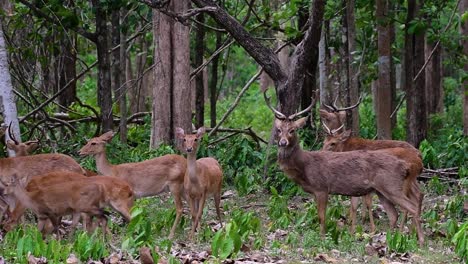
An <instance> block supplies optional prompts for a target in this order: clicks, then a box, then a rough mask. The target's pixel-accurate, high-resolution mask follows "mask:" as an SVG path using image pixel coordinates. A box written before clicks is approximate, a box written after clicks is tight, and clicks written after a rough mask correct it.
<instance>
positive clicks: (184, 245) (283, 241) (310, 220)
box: [0, 190, 461, 264]
mask: <svg viewBox="0 0 468 264" xmlns="http://www.w3.org/2000/svg"><path fill="white" fill-rule="evenodd" d="M451 197H452V196H446V195H436V194H430V193H426V196H425V199H424V205H423V214H424V213H426V214H425V216H424V217H423V226H424V232H425V235H426V243H425V245H424V247H422V248H419V247H418V246H417V240H416V236H415V234H414V232H413V234H411V235H405V236H403V238H402V239H401V238H400V240H399V241H398V243H399V244H398V248H399V251H400V253H396V252H395V251H394V250H391V249H389V246H388V243H387V241H386V238H387V236H386V231H387V230H388V219H387V216H386V214H385V212H384V211H383V210H382V208H381V206H380V205H379V204H378V202H376V201H377V198H376V197H374V201H375V203H374V209H373V215H374V218H375V221H376V230H377V232H376V233H374V234H371V233H370V232H369V231H368V230H369V224H368V223H369V222H368V220H365V221H363V220H362V217H361V213H360V212H358V224H359V226H358V227H357V229H356V230H357V231H356V233H355V234H350V233H349V231H348V230H349V223H348V220H347V215H348V210H349V209H348V208H349V199H348V198H345V197H340V196H331V197H330V203H329V206H328V211H327V217H328V219H327V228H328V229H329V231H328V232H327V235H326V236H325V237H324V238H322V237H321V236H320V235H319V228H318V223H317V219H316V218H317V216H316V211H315V202H314V201H313V199H312V197H311V196H310V195H308V194H305V193H304V194H302V195H299V196H295V197H293V198H291V197H287V196H280V195H276V196H274V197H272V195H271V194H266V193H261V192H258V193H256V194H249V195H246V196H242V197H239V195H237V193H235V192H234V191H231V190H225V191H224V194H223V199H222V202H221V205H222V211H223V212H224V213H223V222H224V225H226V223H228V222H230V221H231V219H233V218H235V219H237V220H236V221H237V225H238V226H239V230H242V229H244V231H245V230H246V229H249V228H250V229H251V230H252V231H251V232H246V234H247V235H245V236H244V237H242V247H241V248H240V250H239V252H234V254H231V255H229V254H226V255H225V256H227V257H219V256H218V257H214V256H212V255H213V252H212V242H213V238H214V236H215V233H216V231H217V230H219V229H220V224H219V223H218V221H217V220H216V214H215V210H214V203H213V201H212V198H211V197H210V198H209V201H208V202H207V204H206V207H205V214H204V217H203V222H202V228H201V230H200V231H199V232H198V234H197V235H196V237H195V238H194V239H193V240H192V241H190V240H189V239H188V234H189V231H190V221H189V219H188V217H187V216H188V207H187V204H184V206H185V210H184V217H183V219H182V223H181V225H180V227H179V228H178V230H177V234H176V237H175V239H174V240H172V241H169V240H168V239H167V235H168V232H169V229H170V225H167V224H166V225H165V226H164V227H162V228H159V229H158V228H155V229H158V232H156V233H154V234H152V236H153V238H154V241H155V242H154V243H153V245H156V246H155V248H154V250H155V252H158V254H159V256H160V259H159V263H178V262H180V263H201V262H206V263H239V264H242V263H244V264H255V263H379V264H382V263H394V264H397V263H460V262H461V260H460V259H459V258H458V257H457V256H456V254H455V253H454V249H453V244H452V243H450V240H449V239H447V238H446V234H445V231H443V229H442V228H439V227H442V226H444V222H445V221H446V220H447V218H446V217H445V216H444V214H445V211H444V210H446V208H447V207H446V205H447V203H448V202H449V201H450V200H451ZM137 205H139V206H141V207H144V208H145V210H146V211H147V212H148V213H149V214H150V215H152V213H153V212H157V211H161V210H163V211H164V210H165V212H168V213H166V215H164V214H158V215H152V216H150V219H148V221H150V222H151V223H154V224H157V222H158V221H160V222H164V221H165V222H168V223H169V222H170V221H172V219H173V214H174V210H173V207H174V206H173V202H172V198H170V195H169V194H163V195H161V196H160V197H153V198H145V199H141V200H139V201H137ZM428 211H430V212H435V213H434V214H436V215H435V216H434V215H433V214H428V213H427V212H428ZM430 215H432V216H430ZM431 217H432V218H431ZM112 218H113V219H112V220H113V222H114V223H113V224H111V227H110V228H111V230H112V232H113V236H112V239H111V241H110V242H109V244H108V246H109V249H108V250H109V252H110V253H111V254H110V256H109V257H107V258H105V259H102V260H101V262H99V261H94V262H91V261H90V262H88V263H140V258H139V256H138V253H137V252H138V250H135V251H134V253H133V254H127V253H125V252H124V253H122V251H121V250H120V248H121V247H119V246H117V245H122V241H123V235H122V234H123V233H125V232H124V231H122V230H125V228H126V227H125V225H122V224H120V223H119V222H121V219H120V216H117V215H114V214H113V215H112ZM167 218H169V220H167ZM431 219H436V220H435V221H436V222H433V221H432V220H431ZM429 222H431V223H429ZM407 226H410V223H409V222H408V225H407ZM330 230H331V231H330ZM244 231H243V232H244ZM403 233H406V234H407V233H409V231H408V228H406V230H405V232H403ZM69 239H70V240H71V239H72V238H69ZM70 243H73V242H70ZM168 243H169V246H168V245H167V244H168ZM227 244H228V245H227V246H226V247H229V246H230V245H229V243H227ZM111 245H112V246H111ZM158 245H160V246H158ZM162 245H164V246H162ZM225 245H226V243H225V244H223V246H221V247H224V246H225ZM220 251H221V249H220ZM228 252H229V251H228ZM135 253H136V254H135ZM0 255H1V254H0ZM131 255H133V257H132V256H131ZM0 260H1V259H0ZM0 262H1V261H0ZM2 263H4V262H2ZM6 263H8V262H6ZM29 263H41V262H40V261H39V262H34V261H30V262H29ZM67 263H70V262H68V261H67ZM71 263H73V262H71Z"/></svg>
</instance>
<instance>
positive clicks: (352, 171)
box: [265, 94, 424, 245]
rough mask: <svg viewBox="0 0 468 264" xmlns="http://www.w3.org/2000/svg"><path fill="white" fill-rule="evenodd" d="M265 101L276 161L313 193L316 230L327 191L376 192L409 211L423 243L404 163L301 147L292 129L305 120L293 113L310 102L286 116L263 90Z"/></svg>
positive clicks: (364, 153) (322, 228)
mask: <svg viewBox="0 0 468 264" xmlns="http://www.w3.org/2000/svg"><path fill="white" fill-rule="evenodd" d="M265 99H266V103H267V105H268V106H269V107H270V109H271V110H272V111H273V112H274V113H275V116H276V119H275V125H274V126H275V128H276V138H277V140H278V147H279V150H278V163H279V165H280V168H281V170H283V172H284V173H285V174H286V175H287V176H288V177H289V178H291V179H292V180H293V181H294V182H296V183H297V184H299V185H300V186H301V187H302V188H303V189H304V190H305V191H306V192H308V193H311V194H313V195H314V196H315V200H316V202H317V208H318V210H317V211H318V216H319V222H320V231H321V233H322V235H323V234H324V233H325V210H326V206H327V201H328V195H329V194H340V195H347V196H362V195H365V194H369V193H371V192H374V191H375V192H376V193H377V195H379V197H382V198H383V199H384V200H387V201H388V202H390V203H393V204H397V205H399V206H400V207H402V208H403V209H405V210H407V211H408V212H409V213H410V214H412V215H413V216H414V217H413V221H414V223H415V226H416V228H417V234H418V239H419V243H420V245H422V244H423V243H424V234H423V231H422V228H421V223H420V220H419V211H418V201H417V199H414V198H412V197H407V196H406V194H405V193H404V192H403V186H404V181H405V178H406V175H407V173H408V168H407V166H406V164H405V163H404V162H403V161H401V160H400V159H398V158H396V157H395V156H393V155H389V154H386V153H376V152H372V151H350V152H347V153H341V152H329V151H304V150H303V149H301V147H300V145H299V139H298V136H297V133H296V130H297V129H300V128H302V127H303V126H304V124H305V123H306V119H307V118H306V117H304V118H301V119H298V120H295V119H296V117H297V116H299V115H301V114H303V113H306V112H308V111H310V109H311V108H312V106H313V104H312V105H311V106H309V107H308V108H307V109H305V110H304V111H301V112H300V113H297V114H294V115H291V116H286V115H284V114H282V113H281V112H279V111H278V110H276V109H274V108H273V107H272V106H271V105H270V103H269V99H268V97H267V96H266V94H265Z"/></svg>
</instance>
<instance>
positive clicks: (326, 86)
mask: <svg viewBox="0 0 468 264" xmlns="http://www.w3.org/2000/svg"><path fill="white" fill-rule="evenodd" d="M326 23H328V22H325V23H324V24H326ZM329 61H330V60H329V54H328V48H327V32H326V25H324V26H323V27H322V36H321V38H320V42H319V76H320V77H319V83H320V103H321V104H328V105H331V104H332V102H333V91H332V89H331V85H330V82H329V80H328V76H329V71H330V69H329V65H330V64H329Z"/></svg>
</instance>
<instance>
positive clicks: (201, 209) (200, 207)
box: [196, 193, 206, 229]
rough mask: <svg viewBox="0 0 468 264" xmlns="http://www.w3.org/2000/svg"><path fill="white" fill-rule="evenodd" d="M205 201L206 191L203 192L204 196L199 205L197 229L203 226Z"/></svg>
mask: <svg viewBox="0 0 468 264" xmlns="http://www.w3.org/2000/svg"><path fill="white" fill-rule="evenodd" d="M205 201H206V193H203V194H202V197H201V198H200V204H199V205H198V213H197V227H196V228H197V229H200V226H201V218H202V215H203V208H204V207H205Z"/></svg>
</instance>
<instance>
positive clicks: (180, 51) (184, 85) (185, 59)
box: [172, 0, 192, 131]
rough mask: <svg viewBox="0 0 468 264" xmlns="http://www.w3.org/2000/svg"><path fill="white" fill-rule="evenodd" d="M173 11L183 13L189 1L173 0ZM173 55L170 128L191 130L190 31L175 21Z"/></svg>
mask: <svg viewBox="0 0 468 264" xmlns="http://www.w3.org/2000/svg"><path fill="white" fill-rule="evenodd" d="M173 4H174V9H173V10H174V12H180V13H185V12H187V10H188V7H189V2H188V1H186V0H175V1H173ZM172 48H173V50H174V57H173V61H172V63H173V67H172V70H173V73H172V74H173V78H174V80H177V83H175V82H173V90H174V93H173V102H174V107H173V108H172V110H173V123H172V129H173V131H175V127H181V128H182V129H184V130H185V131H192V112H191V111H190V109H191V97H190V31H189V27H188V26H185V25H183V24H182V23H179V22H175V23H174V30H173V31H172Z"/></svg>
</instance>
